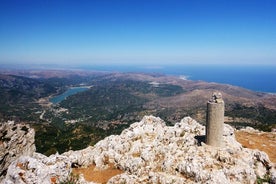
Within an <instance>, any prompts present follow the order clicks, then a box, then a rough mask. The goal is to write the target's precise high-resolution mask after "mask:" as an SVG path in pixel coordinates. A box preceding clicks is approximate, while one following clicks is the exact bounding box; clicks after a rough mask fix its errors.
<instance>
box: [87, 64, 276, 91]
mask: <svg viewBox="0 0 276 184" xmlns="http://www.w3.org/2000/svg"><path fill="white" fill-rule="evenodd" d="M82 69H86V70H87V69H89V70H99V71H111V72H143V73H156V74H166V75H173V76H179V77H181V78H183V79H188V80H196V81H197V80H201V81H206V82H216V83H223V84H231V85H234V86H239V87H243V88H246V89H250V90H253V91H258V92H266V93H273V94H276V65H274V66H257V65H252V66H251V65H247V66H232V65H231V66H226V65H223V66H220V65H200V66H199V65H198V66H187V65H172V66H171V65H155V66H144V65H106V66H85V67H83V68H82Z"/></svg>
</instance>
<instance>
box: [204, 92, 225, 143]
mask: <svg viewBox="0 0 276 184" xmlns="http://www.w3.org/2000/svg"><path fill="white" fill-rule="evenodd" d="M223 124H224V101H223V99H222V95H221V93H219V92H215V93H213V95H212V98H211V99H210V100H209V101H208V102H207V116H206V144H208V145H210V146H216V147H222V146H223V145H222V142H223Z"/></svg>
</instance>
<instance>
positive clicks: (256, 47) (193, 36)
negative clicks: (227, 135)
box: [0, 0, 276, 65]
mask: <svg viewBox="0 0 276 184" xmlns="http://www.w3.org/2000/svg"><path fill="white" fill-rule="evenodd" d="M9 63H14V64H17V63H21V64H24V63H28V64H60V65H71V64H73V65H74V64H88V65H94V64H97V65H101V64H103V65H108V64H145V65H161V64H162V65H167V64H196V65H197V64H222V65H224V64H226V65H229V64H231V65H241V64H242V65H247V64H250V65H276V1H275V0H189V1H188V0H187V1H186V0H182V1H180V0H179V1H177V0H75V1H70V0H64V1H62V0H0V64H9Z"/></svg>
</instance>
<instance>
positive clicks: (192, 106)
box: [0, 70, 276, 155]
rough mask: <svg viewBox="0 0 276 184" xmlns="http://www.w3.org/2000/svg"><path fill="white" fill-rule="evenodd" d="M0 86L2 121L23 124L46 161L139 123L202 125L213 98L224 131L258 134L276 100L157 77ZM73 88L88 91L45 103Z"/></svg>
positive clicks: (32, 80)
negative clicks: (218, 98) (219, 101)
mask: <svg viewBox="0 0 276 184" xmlns="http://www.w3.org/2000/svg"><path fill="white" fill-rule="evenodd" d="M11 74H13V75H11ZM34 76H35V77H34ZM0 79H1V80H0V84H1V85H0V89H1V96H3V97H5V98H2V99H1V100H2V103H1V105H0V108H1V109H0V118H1V121H6V120H14V121H16V122H27V123H29V124H30V125H31V126H32V127H33V128H34V129H35V130H36V138H35V141H36V148H37V151H38V152H41V153H43V154H46V155H50V154H53V153H55V152H57V151H58V152H59V153H62V152H65V151H68V150H70V149H73V150H78V149H83V148H85V147H87V146H88V145H94V144H95V143H96V142H97V141H99V140H101V139H103V138H104V137H106V136H109V135H112V134H120V133H121V131H122V130H123V129H125V128H127V127H128V126H129V124H130V123H133V122H135V121H140V120H141V118H142V117H143V116H145V115H154V116H159V117H160V118H162V119H164V120H165V121H166V122H167V123H168V125H173V124H175V123H176V122H179V121H180V120H181V119H182V118H183V117H185V116H190V117H192V118H194V119H196V120H197V121H198V122H200V123H201V124H205V114H206V112H205V109H206V102H207V101H208V100H209V97H210V96H211V94H212V92H214V91H220V92H222V95H223V98H224V100H225V103H226V112H225V116H226V117H225V122H226V123H229V124H231V125H232V126H234V127H236V128H241V127H245V126H252V127H254V128H258V129H261V130H265V131H271V129H272V128H273V127H275V126H276V95H273V94H268V93H261V92H253V91H250V90H247V89H244V88H240V87H236V86H232V85H225V84H218V83H207V82H204V81H191V80H186V79H183V78H180V77H175V76H167V75H162V74H145V73H118V72H117V73H116V72H115V73H112V72H89V71H83V72H82V71H67V72H65V71H51V70H50V71H24V72H22V71H17V72H16V73H4V74H2V75H1V78H0ZM18 81H21V82H18ZM15 83H16V85H15ZM7 84H9V85H7ZM80 85H82V86H83V85H85V86H93V87H91V88H89V89H87V90H85V91H80V92H78V93H76V94H73V95H68V96H67V97H66V98H64V100H62V101H60V102H59V103H56V104H53V103H51V102H50V99H51V98H52V97H54V96H57V95H60V94H62V93H64V92H65V91H66V90H68V89H70V88H72V87H74V86H80ZM15 90H16V93H11V91H15ZM34 91H35V93H34ZM4 99H5V100H4Z"/></svg>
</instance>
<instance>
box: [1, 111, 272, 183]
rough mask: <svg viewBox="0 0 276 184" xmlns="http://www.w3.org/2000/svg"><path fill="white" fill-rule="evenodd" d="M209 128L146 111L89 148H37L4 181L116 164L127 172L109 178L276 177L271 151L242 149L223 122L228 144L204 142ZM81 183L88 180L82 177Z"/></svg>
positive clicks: (45, 178) (54, 177)
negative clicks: (47, 151)
mask: <svg viewBox="0 0 276 184" xmlns="http://www.w3.org/2000/svg"><path fill="white" fill-rule="evenodd" d="M204 134H205V127H204V126H202V125H200V124H198V123H197V122H196V121H195V120H193V119H191V118H189V117H187V118H184V119H182V120H181V122H179V123H176V124H175V125H174V126H166V124H165V122H164V121H163V120H161V119H160V118H156V117H153V116H145V117H144V118H143V119H142V120H141V122H137V123H134V124H132V125H131V126H130V127H129V128H128V129H125V130H124V131H123V132H122V133H121V135H112V136H109V137H107V138H105V139H104V140H102V141H100V142H98V143H97V144H96V145H95V146H93V147H88V148H86V149H84V150H79V151H69V152H66V153H63V154H62V155H59V154H56V155H51V156H50V157H46V156H43V155H41V154H38V153H35V154H34V155H33V156H22V157H20V158H18V159H17V160H15V161H14V162H13V163H12V164H11V165H10V166H9V169H8V171H7V175H6V178H5V179H4V180H3V181H2V182H4V183H7V184H8V183H55V182H57V181H64V180H66V178H67V177H68V176H69V174H70V172H71V168H70V166H72V165H74V166H81V167H86V166H89V165H90V164H94V165H96V168H97V169H100V170H104V169H107V168H108V167H110V165H113V166H115V167H117V168H119V169H121V170H122V171H124V173H123V174H120V175H117V176H114V177H112V178H111V179H110V180H109V181H108V183H109V184H113V183H114V184H115V183H166V184H167V183H255V182H256V180H257V178H269V182H271V183H273V182H274V183H275V182H276V172H275V170H274V166H273V164H272V163H271V162H270V160H269V158H268V156H267V155H266V154H265V153H264V152H261V151H258V150H251V149H247V148H243V147H242V146H241V144H239V143H238V142H237V141H236V139H235V136H234V129H233V128H232V127H231V126H229V125H226V124H225V125H224V133H223V144H224V147H212V146H209V145H206V144H205V143H204V139H205V137H204ZM79 183H86V182H85V180H84V178H83V177H80V182H79Z"/></svg>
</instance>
